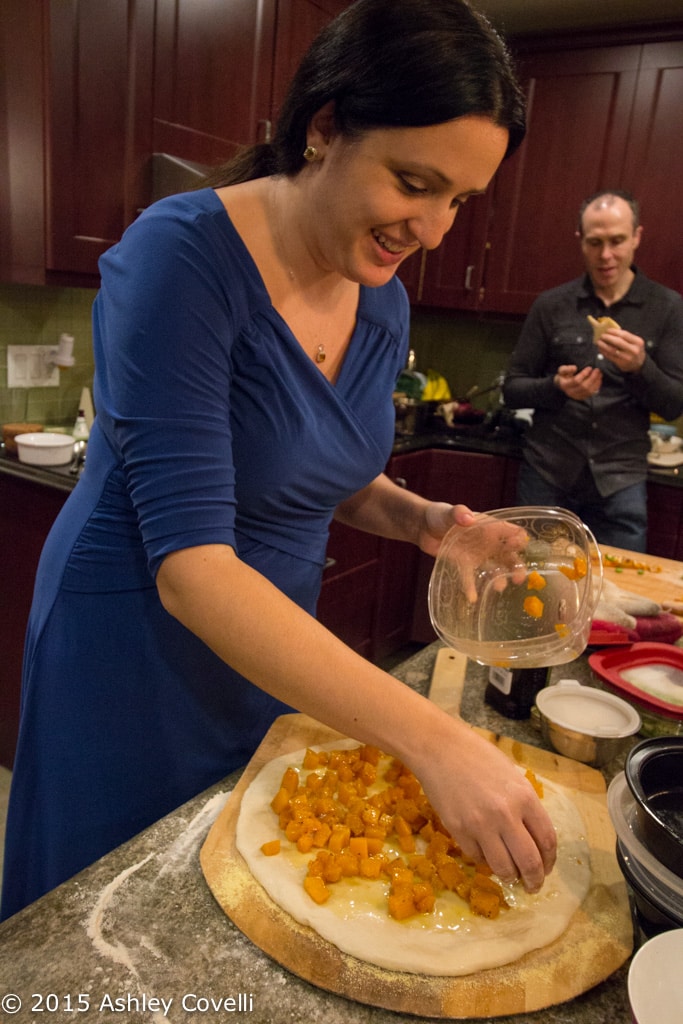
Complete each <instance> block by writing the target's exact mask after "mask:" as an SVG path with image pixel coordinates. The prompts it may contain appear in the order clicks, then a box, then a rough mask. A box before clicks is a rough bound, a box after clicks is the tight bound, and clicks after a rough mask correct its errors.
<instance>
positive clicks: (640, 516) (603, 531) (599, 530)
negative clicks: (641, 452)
mask: <svg viewBox="0 0 683 1024" xmlns="http://www.w3.org/2000/svg"><path fill="white" fill-rule="evenodd" d="M517 502H518V503H519V504H520V505H551V506H552V505H555V506H558V507H560V508H567V509H569V510H570V512H574V513H575V514H576V515H577V516H578V517H579V519H581V520H582V521H583V522H584V523H585V524H586V526H588V527H589V528H590V529H591V530H592V531H593V534H594V535H595V539H596V540H597V541H598V543H599V544H610V545H611V546H612V547H615V548H626V549H627V550H629V551H647V484H646V482H645V481H644V480H643V481H642V483H638V484H632V485H631V486H630V487H625V488H624V489H623V490H621V491H617V492H616V493H615V494H610V496H609V497H608V498H603V497H602V496H601V495H600V494H599V493H598V491H597V488H596V487H595V484H594V482H593V478H592V477H591V476H590V474H584V476H582V477H581V479H580V480H579V482H578V484H576V485H575V487H574V488H573V489H572V490H571V491H565V490H564V489H563V488H562V487H560V486H558V485H557V484H550V483H548V482H547V480H544V479H543V477H541V476H539V474H538V473H537V472H536V470H535V469H532V468H531V466H529V465H528V464H527V463H526V462H522V464H521V466H520V470H519V476H518V478H517Z"/></svg>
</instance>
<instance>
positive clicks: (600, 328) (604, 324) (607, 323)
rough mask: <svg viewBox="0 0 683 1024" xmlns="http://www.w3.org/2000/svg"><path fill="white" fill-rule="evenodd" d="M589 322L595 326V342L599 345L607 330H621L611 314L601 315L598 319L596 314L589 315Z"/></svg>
mask: <svg viewBox="0 0 683 1024" xmlns="http://www.w3.org/2000/svg"><path fill="white" fill-rule="evenodd" d="M588 323H589V324H590V325H591V327H592V328H593V344H594V345H597V343H598V341H599V340H600V338H601V337H602V336H603V334H604V333H605V331H611V330H612V329H614V330H617V331H619V330H621V328H620V327H619V324H618V323H617V322H616V320H613V319H612V317H611V316H601V317H598V319H597V320H596V319H595V317H594V316H589V317H588Z"/></svg>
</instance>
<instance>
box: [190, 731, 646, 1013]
mask: <svg viewBox="0 0 683 1024" xmlns="http://www.w3.org/2000/svg"><path fill="white" fill-rule="evenodd" d="M478 731H479V732H481V733H482V734H483V735H484V736H486V737H487V738H488V739H489V740H490V741H491V742H492V743H496V744H498V745H499V746H500V747H501V749H502V750H504V751H505V753H506V754H508V755H509V756H510V757H511V758H512V759H513V761H516V762H517V763H519V764H522V765H524V766H525V767H528V768H531V769H532V770H533V771H534V772H536V773H537V774H538V775H541V776H545V777H546V778H547V779H549V780H551V781H553V782H555V783H558V784H559V785H562V786H565V787H567V788H569V789H571V790H572V791H573V798H574V802H575V803H576V806H577V807H578V809H579V811H580V813H581V815H582V817H583V821H584V823H585V827H586V837H587V839H588V843H589V846H590V850H591V873H592V877H591V886H590V890H589V892H588V894H587V896H586V899H585V900H584V902H583V904H582V905H581V907H580V908H579V909H578V910H577V911H576V913H575V914H574V916H573V918H572V920H571V922H570V924H569V927H568V929H567V930H566V931H565V932H564V934H563V935H562V936H560V938H559V939H557V940H556V941H555V942H554V943H552V944H551V945H549V946H546V947H545V948H543V949H540V950H536V951H534V952H532V953H528V954H526V955H525V956H523V957H522V958H521V959H520V960H518V961H517V962H516V963H512V964H509V965H507V966H505V967H498V968H494V969H492V970H487V971H481V972H478V973H476V974H470V975H467V976H465V977H460V978H446V977H430V976H425V975H415V974H408V973H403V972H397V971H388V970H384V969H382V968H379V967H375V966H373V965H371V964H366V963H363V962H362V961H360V960H356V959H355V958H354V957H351V956H348V955H346V954H344V953H341V952H340V951H339V950H338V949H337V948H336V946H333V945H332V944H330V943H328V942H326V941H325V940H323V939H321V938H320V937H319V936H318V935H317V934H316V932H314V931H313V930H312V929H311V928H308V927H305V926H303V925H300V924H298V922H296V921H294V920H293V919H292V918H291V917H290V916H289V915H288V914H285V913H284V912H283V911H282V910H280V908H279V907H278V906H277V905H276V904H275V903H273V901H272V900H271V899H270V897H269V896H268V895H267V893H266V892H265V890H263V889H262V888H261V886H260V885H259V884H258V883H257V882H256V881H255V879H254V878H253V877H252V875H251V872H250V871H249V869H248V868H247V865H246V863H245V862H244V860H243V859H242V857H241V855H240V854H239V853H238V851H237V849H236V847H235V827H236V823H237V818H238V815H239V810H240V803H241V799H242V794H243V793H244V791H245V790H246V788H247V786H248V785H249V783H250V782H251V780H252V779H253V778H254V776H255V775H256V774H257V773H258V771H259V770H260V769H261V767H262V766H263V765H264V764H266V763H267V762H268V761H270V760H271V759H272V758H274V757H278V756H279V755H280V754H284V753H291V752H294V751H297V750H302V749H304V748H305V747H307V746H314V745H316V744H321V743H329V742H332V741H334V740H336V739H339V738H340V735H339V733H336V732H334V731H333V730H331V729H328V728H326V727H325V726H322V725H320V724H319V723H318V722H315V721H313V719H310V718H308V717H307V716H305V715H299V714H292V715H284V716H282V717H281V718H278V719H277V720H276V722H275V723H274V724H273V726H272V727H271V729H270V731H269V732H268V734H267V735H266V737H265V739H264V740H263V743H262V744H261V746H260V747H259V748H258V750H257V751H256V753H255V755H254V757H253V758H252V760H251V762H250V763H249V765H248V767H247V769H246V770H245V773H244V775H243V776H242V778H241V779H240V781H239V783H238V785H237V786H236V787H235V789H234V791H233V793H232V794H231V796H230V798H229V800H228V802H227V804H226V805H225V807H224V809H223V811H222V812H221V814H220V815H219V817H218V818H217V819H216V821H215V823H214V825H213V826H212V828H211V830H210V832H209V834H208V836H207V839H206V841H205V843H204V845H203V847H202V850H201V854H200V860H201V866H202V870H203V872H204V877H205V879H206V881H207V883H208V885H209V888H210V889H211V891H212V892H213V894H214V896H215V898H216V900H217V901H218V903H219V904H220V906H221V907H222V908H223V910H224V911H225V913H226V914H227V915H228V916H229V917H230V919H231V920H232V921H233V922H234V923H235V924H236V925H237V927H238V928H239V929H240V930H241V931H242V932H244V934H245V935H246V936H248V938H250V939H251V940H252V942H254V943H255V944H256V945H257V946H259V947H260V948H261V949H262V950H263V951H264V952H265V953H267V954H268V955H269V956H270V957H272V958H273V959H274V960H276V961H277V962H278V963H280V964H282V966H284V967H286V968H287V969H288V970H290V971H292V972H293V973H294V974H296V975H298V976H299V977H301V978H304V979H305V980H306V981H309V982H311V983H312V984H313V985H317V986H318V987H320V988H323V989H326V990H328V991H330V992H334V993H336V994H337V995H341V996H345V997H346V998H348V999H352V1000H356V1001H358V1002H361V1003H366V1004H368V1005H370V1006H377V1007H382V1008H384V1009H388V1010H395V1011H399V1012H402V1013H411V1014H415V1015H417V1016H420V1017H437V1018H438V1017H450V1018H456V1019H459V1018H464V1017H479V1018H481V1017H496V1016H503V1015H507V1014H514V1013H524V1012H531V1011H533V1010H539V1009H542V1008H544V1007H546V1006H552V1005H555V1004H556V1003H561V1002H564V1001H566V1000H568V999H571V998H573V997H574V996H577V995H579V994H580V993H582V992H585V991H587V990H588V989H589V988H592V987H593V986H594V985H596V984H598V983H599V982H601V981H603V980H604V979H605V978H607V977H608V976H609V975H610V974H612V973H613V972H614V971H615V970H617V968H618V967H620V966H621V965H622V964H623V963H624V962H625V961H626V959H627V958H628V957H629V955H630V954H631V951H632V946H633V931H632V925H631V917H630V912H629V905H628V897H627V894H626V888H625V884H624V880H623V877H622V875H621V872H620V870H619V867H618V865H617V862H616V858H615V835H614V831H613V828H612V825H611V822H610V819H609V814H608V811H607V805H606V793H605V782H604V779H603V777H602V775H601V774H600V773H599V772H597V771H595V770H593V769H591V768H587V767H586V766H585V765H582V764H580V763H579V762H577V761H572V760H569V759H568V758H563V757H560V756H559V755H556V754H551V753H548V752H547V751H544V750H540V749H538V748H536V747H530V746H527V745H525V744H523V743H519V742H516V741H513V740H510V739H506V738H504V737H500V736H494V734H493V733H488V732H483V730H478Z"/></svg>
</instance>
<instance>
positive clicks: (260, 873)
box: [236, 740, 590, 977]
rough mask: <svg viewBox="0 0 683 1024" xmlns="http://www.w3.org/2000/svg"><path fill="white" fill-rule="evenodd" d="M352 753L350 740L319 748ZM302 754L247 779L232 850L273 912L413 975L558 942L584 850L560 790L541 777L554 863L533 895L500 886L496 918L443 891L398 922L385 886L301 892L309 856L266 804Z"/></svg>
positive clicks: (455, 972)
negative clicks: (320, 894) (428, 909)
mask: <svg viewBox="0 0 683 1024" xmlns="http://www.w3.org/2000/svg"><path fill="white" fill-rule="evenodd" d="M356 746H358V744H357V743H356V742H355V741H353V740H349V741H340V742H336V743H331V744H326V745H324V746H323V747H318V748H316V749H328V750H332V749H343V748H346V749H349V748H352V747H356ZM304 754H305V750H301V751H298V752H295V753H292V754H285V755H283V756H281V757H278V758H275V759H274V760H273V761H270V762H269V763H268V764H266V765H265V766H264V767H263V768H262V769H261V771H260V772H259V774H258V775H257V776H256V777H255V778H254V779H253V781H252V782H251V784H250V786H249V787H248V789H247V790H246V791H245V793H244V796H243V797H242V803H241V808H240V813H239V818H238V821H237V828H236V846H237V849H238V850H239V852H240V854H241V855H242V857H243V858H244V860H245V861H246V864H247V866H248V868H249V870H250V871H251V873H252V875H253V876H254V877H255V878H256V880H257V881H258V882H259V883H260V884H261V885H262V886H263V888H264V889H265V890H266V892H267V893H268V895H269V896H270V898H271V899H272V900H273V901H274V902H275V903H276V904H277V905H278V906H279V907H280V908H282V909H283V910H284V911H286V912H287V913H288V914H290V915H291V917H293V918H294V919H295V920H296V921H298V922H299V923H300V924H303V925H308V926H309V927H311V928H312V929H314V930H315V931H316V932H317V933H318V934H319V935H320V936H322V938H324V939H325V940H327V941H328V942H330V943H332V944H334V945H335V946H337V948H338V949H340V950H341V951H342V952H344V953H348V954H350V955H351V956H354V957H356V958H357V959H359V960H362V961H364V962H366V963H371V964H375V965H377V966H379V967H383V968H386V969H389V970H395V971H406V972H410V973H414V974H427V975H441V976H451V977H453V976H459V975H465V974H470V973H473V972H475V971H480V970H485V969H487V968H491V967H499V966H502V965H503V964H507V963H511V962H512V961H515V960H518V959H519V958H520V957H522V956H523V955H524V954H525V953H528V952H530V951H531V950H534V949H539V948H541V947H543V946H547V945H549V944H550V943H551V942H553V941H554V940H555V939H556V938H558V937H559V936H560V935H561V934H562V932H564V930H565V929H566V928H567V926H568V924H569V921H570V920H571V918H572V916H573V914H574V912H575V911H576V910H577V908H578V907H579V906H580V905H581V903H582V901H583V899H584V897H585V895H586V893H587V892H588V889H589V885H590V853H589V849H588V843H587V841H586V838H585V834H584V833H585V830H584V824H583V821H582V819H581V815H580V814H579V812H578V810H577V809H576V807H575V806H574V804H573V803H572V801H571V798H570V796H569V795H568V793H567V791H566V790H564V789H563V788H562V787H560V786H556V785H554V784H552V783H550V782H548V781H547V780H545V779H543V780H542V781H543V787H544V803H545V805H546V807H547V809H548V813H549V814H550V816H551V818H552V820H553V823H554V825H555V828H556V830H557V833H558V858H557V863H556V866H555V868H554V869H553V872H552V873H551V874H550V875H549V876H548V878H547V879H546V882H545V885H544V887H543V889H542V890H541V892H540V893H535V894H529V893H527V892H525V890H524V888H523V886H522V885H521V883H517V884H515V885H503V889H504V891H505V898H506V901H507V903H508V904H509V909H507V910H505V911H503V912H501V914H500V915H499V916H498V917H497V918H495V919H494V920H488V919H486V918H483V917H478V916H476V915H474V914H473V913H472V912H471V911H470V910H469V908H468V907H467V905H466V904H465V903H464V901H462V900H461V899H460V898H459V897H458V896H456V895H455V894H454V893H451V892H444V893H441V894H440V895H439V896H438V897H437V901H436V906H435V909H434V911H433V912H432V913H430V914H425V915H416V916H414V917H410V918H408V919H406V920H403V921H395V920H394V919H393V918H391V917H389V915H388V913H387V909H386V892H387V890H388V885H389V883H388V881H387V882H386V884H383V883H382V882H380V881H374V880H373V881H371V880H365V879H360V878H353V879H348V880H344V881H341V882H338V883H336V884H335V885H334V886H332V887H331V888H332V890H333V892H332V896H331V897H330V899H329V900H328V901H327V902H326V903H324V904H322V905H319V904H316V903H314V902H313V900H311V898H310V897H309V896H308V895H307V893H306V892H305V890H304V887H303V879H304V877H305V875H306V872H307V867H308V862H309V860H310V859H311V854H310V853H308V854H301V853H299V852H298V851H297V849H296V846H295V845H294V844H292V843H290V842H288V840H287V839H286V838H285V836H284V834H283V833H282V832H281V831H280V830H279V828H278V820H277V817H276V815H275V814H274V813H273V811H272V810H271V807H270V803H271V800H272V799H273V797H274V795H275V794H276V792H277V791H278V789H279V786H280V782H281V779H282V776H283V774H284V772H285V770H286V768H288V767H290V766H292V767H294V768H297V769H299V768H300V766H301V763H302V761H303V757H304ZM276 838H279V839H281V852H280V853H279V854H278V855H276V856H270V857H268V856H265V855H264V854H263V853H262V852H261V846H262V845H263V844H264V843H267V842H270V841H271V840H273V839H276ZM397 852H398V849H397Z"/></svg>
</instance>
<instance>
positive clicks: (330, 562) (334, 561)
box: [323, 557, 337, 572]
mask: <svg viewBox="0 0 683 1024" xmlns="http://www.w3.org/2000/svg"><path fill="white" fill-rule="evenodd" d="M336 564H337V559H336V558H329V557H328V558H326V559H325V564H324V566H323V572H325V570H326V569H331V568H332V566H333V565H336Z"/></svg>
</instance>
